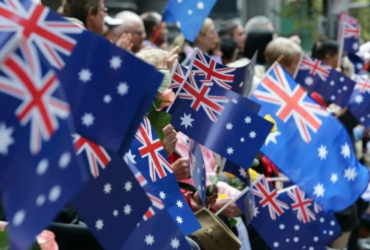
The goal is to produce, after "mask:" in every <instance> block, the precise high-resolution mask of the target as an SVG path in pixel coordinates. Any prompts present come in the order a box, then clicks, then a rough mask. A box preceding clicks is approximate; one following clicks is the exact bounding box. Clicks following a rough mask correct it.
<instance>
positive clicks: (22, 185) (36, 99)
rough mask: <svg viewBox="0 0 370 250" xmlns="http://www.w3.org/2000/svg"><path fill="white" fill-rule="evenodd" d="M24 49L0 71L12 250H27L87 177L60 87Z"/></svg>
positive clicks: (0, 177) (1, 147) (1, 157)
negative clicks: (80, 161)
mask: <svg viewBox="0 0 370 250" xmlns="http://www.w3.org/2000/svg"><path fill="white" fill-rule="evenodd" d="M0 7H1V6H0ZM25 47H26V46H25ZM25 47H24V46H22V47H21V48H20V49H18V50H17V51H16V52H14V53H10V54H9V55H8V56H6V57H5V58H4V60H3V61H2V63H1V66H0V69H1V72H0V137H1V139H0V165H1V169H0V190H1V192H2V199H3V202H4V207H5V212H6V216H7V220H8V221H9V225H8V227H7V229H8V230H9V240H10V244H11V248H12V249H27V248H28V247H29V246H30V245H31V244H32V243H33V242H34V241H35V236H36V235H37V234H39V233H40V232H41V231H42V230H43V229H44V228H46V227H47V226H48V225H49V223H50V222H51V221H52V220H53V218H54V217H55V215H57V214H58V213H59V212H60V211H61V209H62V208H63V207H64V205H65V204H66V203H67V202H69V201H70V200H71V199H72V198H73V197H74V196H75V194H76V193H77V192H78V191H79V189H80V188H81V187H82V186H83V185H84V182H85V181H86V177H87V175H86V173H87V172H86V171H85V169H83V168H80V167H79V164H78V162H77V159H76V157H75V153H74V147H73V144H72V140H71V137H70V134H71V131H70V128H69V123H70V120H69V119H70V118H71V116H70V107H69V105H68V103H67V102H66V100H65V99H64V96H63V93H62V90H61V84H60V82H59V80H58V78H57V76H56V75H55V73H54V71H52V70H50V69H49V67H47V66H46V65H44V64H43V63H42V62H41V61H40V60H39V58H38V57H37V54H36V51H35V50H34V49H33V48H32V47H30V48H25Z"/></svg>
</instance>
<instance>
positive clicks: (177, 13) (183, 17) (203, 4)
mask: <svg viewBox="0 0 370 250" xmlns="http://www.w3.org/2000/svg"><path fill="white" fill-rule="evenodd" d="M216 2H217V0H203V1H198V0H186V1H183V0H169V1H168V3H167V5H166V7H165V8H164V10H163V14H162V21H163V22H166V23H176V25H177V27H178V28H179V29H180V30H181V33H182V34H184V36H185V39H186V40H187V41H189V42H194V41H195V38H196V37H197V35H198V33H199V31H200V29H201V28H202V26H203V23H204V20H205V19H206V18H207V17H208V16H209V14H210V13H211V10H212V8H213V6H214V5H215V3H216Z"/></svg>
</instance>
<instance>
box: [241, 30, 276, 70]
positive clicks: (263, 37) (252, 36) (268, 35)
mask: <svg viewBox="0 0 370 250" xmlns="http://www.w3.org/2000/svg"><path fill="white" fill-rule="evenodd" d="M273 37H274V33H273V32H272V31H270V30H266V29H260V30H253V31H251V32H249V33H248V35H247V39H246V40H245V46H244V48H245V49H244V53H243V55H244V57H246V58H248V59H252V57H253V55H254V53H255V52H257V51H258V55H257V60H256V62H257V64H262V65H265V64H266V59H265V55H264V52H265V49H266V47H267V45H268V44H269V43H270V42H271V41H272V39H273Z"/></svg>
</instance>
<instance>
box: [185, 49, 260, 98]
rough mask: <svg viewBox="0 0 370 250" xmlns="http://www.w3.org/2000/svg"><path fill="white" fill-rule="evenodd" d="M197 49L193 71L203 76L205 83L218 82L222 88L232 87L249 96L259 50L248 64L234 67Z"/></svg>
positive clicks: (193, 60) (233, 89)
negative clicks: (217, 60) (219, 61)
mask: <svg viewBox="0 0 370 250" xmlns="http://www.w3.org/2000/svg"><path fill="white" fill-rule="evenodd" d="M195 51H196V52H195V53H194V54H193V56H194V58H193V59H192V64H191V65H192V67H191V71H192V72H194V73H195V74H197V75H200V76H203V77H204V79H203V80H202V82H203V83H204V84H205V85H207V86H212V85H213V84H217V85H218V86H220V87H222V88H225V89H231V90H232V91H234V92H236V93H238V94H241V95H243V96H248V94H249V92H250V91H251V86H252V81H253V74H254V66H255V63H256V58H257V52H256V53H255V55H254V56H253V58H252V59H251V61H250V63H249V64H248V65H246V66H244V67H238V68H234V67H229V66H226V65H223V64H221V63H218V62H216V61H215V60H214V59H212V58H211V57H209V56H207V55H206V54H204V53H203V52H201V51H200V50H199V49H196V50H195Z"/></svg>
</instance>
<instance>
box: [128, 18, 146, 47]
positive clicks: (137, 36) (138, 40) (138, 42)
mask: <svg viewBox="0 0 370 250" xmlns="http://www.w3.org/2000/svg"><path fill="white" fill-rule="evenodd" d="M130 33H131V37H132V38H131V42H132V44H133V46H132V52H134V53H137V52H139V50H140V49H141V48H142V46H143V41H144V40H145V38H146V33H145V29H144V24H143V22H142V21H141V22H139V21H137V22H135V23H133V25H132V28H131V31H130Z"/></svg>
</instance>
